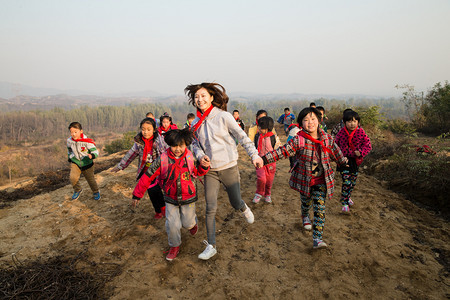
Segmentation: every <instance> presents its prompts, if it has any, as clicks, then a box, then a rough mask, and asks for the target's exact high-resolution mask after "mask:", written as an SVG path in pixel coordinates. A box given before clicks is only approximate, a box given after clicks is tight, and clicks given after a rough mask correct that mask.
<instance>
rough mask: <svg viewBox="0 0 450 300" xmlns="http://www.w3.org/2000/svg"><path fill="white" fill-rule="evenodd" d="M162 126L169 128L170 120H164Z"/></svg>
mask: <svg viewBox="0 0 450 300" xmlns="http://www.w3.org/2000/svg"><path fill="white" fill-rule="evenodd" d="M161 125H162V127H163V128H169V126H170V120H169V118H164V119H163V120H162V122H161Z"/></svg>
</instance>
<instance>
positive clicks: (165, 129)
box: [158, 125, 172, 134]
mask: <svg viewBox="0 0 450 300" xmlns="http://www.w3.org/2000/svg"><path fill="white" fill-rule="evenodd" d="M171 127H172V125H169V127H167V128H164V127H162V125H161V126H159V127H158V132H159V134H163V133H165V132H167V131H169V130H170V128H171Z"/></svg>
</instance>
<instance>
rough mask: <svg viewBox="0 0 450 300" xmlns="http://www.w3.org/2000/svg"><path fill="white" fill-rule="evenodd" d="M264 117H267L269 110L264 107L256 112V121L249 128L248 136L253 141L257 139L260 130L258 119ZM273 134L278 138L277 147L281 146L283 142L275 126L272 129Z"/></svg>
mask: <svg viewBox="0 0 450 300" xmlns="http://www.w3.org/2000/svg"><path fill="white" fill-rule="evenodd" d="M262 117H267V111H265V110H264V109H260V110H258V111H257V112H256V121H255V123H254V124H253V126H251V127H250V128H249V129H248V137H249V138H250V140H251V141H252V142H254V141H255V135H256V133H257V132H258V120H259V119H260V118H262ZM272 132H273V135H275V139H276V144H275V148H278V147H280V146H281V142H280V139H279V138H278V135H277V132H276V131H275V127H274V128H273V129H272Z"/></svg>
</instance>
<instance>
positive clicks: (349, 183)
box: [341, 170, 358, 205]
mask: <svg viewBox="0 0 450 300" xmlns="http://www.w3.org/2000/svg"><path fill="white" fill-rule="evenodd" d="M341 175H342V192H341V203H342V205H348V199H350V196H351V193H352V191H353V188H354V187H355V185H356V179H357V178H358V172H350V171H349V170H343V171H342V172H341Z"/></svg>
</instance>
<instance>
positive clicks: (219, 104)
mask: <svg viewBox="0 0 450 300" xmlns="http://www.w3.org/2000/svg"><path fill="white" fill-rule="evenodd" d="M184 91H185V93H186V94H187V96H188V98H189V103H190V104H192V105H194V106H195V107H196V108H197V118H196V119H195V120H194V122H193V123H192V127H191V129H192V131H193V132H194V142H193V143H192V148H193V150H194V154H195V156H196V157H197V160H199V161H200V163H201V164H202V165H203V166H204V163H206V162H209V161H211V170H210V171H209V172H208V174H206V176H205V200H206V231H207V235H208V241H204V243H205V244H206V249H205V250H204V251H203V252H202V253H201V254H200V255H199V256H198V258H200V259H203V260H207V259H210V258H211V257H212V256H214V255H215V254H216V253H217V250H216V248H215V247H214V245H215V244H216V211H217V197H218V194H219V189H220V186H221V185H223V186H225V189H226V192H227V194H228V199H229V201H230V204H231V205H232V206H233V208H234V209H236V210H238V211H241V212H242V214H243V215H244V217H245V219H246V220H247V222H248V223H250V224H251V223H253V222H254V220H255V219H254V216H253V213H252V211H251V210H250V208H249V207H248V206H247V204H245V202H244V200H242V197H241V186H240V177H239V169H238V165H237V160H238V151H237V145H236V143H235V142H234V138H237V139H238V141H239V143H240V144H241V145H242V147H243V148H244V150H245V151H246V152H247V154H248V156H250V157H251V159H252V162H253V165H254V166H255V167H262V165H263V162H262V160H261V158H260V157H259V155H258V150H256V148H255V145H254V144H253V143H252V141H251V140H250V139H249V138H248V136H247V135H246V134H245V132H244V131H243V130H242V128H241V127H239V125H238V124H237V123H236V121H235V120H234V118H233V116H232V115H231V114H230V113H229V112H227V111H226V110H227V103H228V99H229V98H228V95H227V94H226V92H225V88H224V87H223V86H222V85H220V84H218V83H201V84H192V85H188V86H187V87H186V88H185V89H184Z"/></svg>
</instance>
